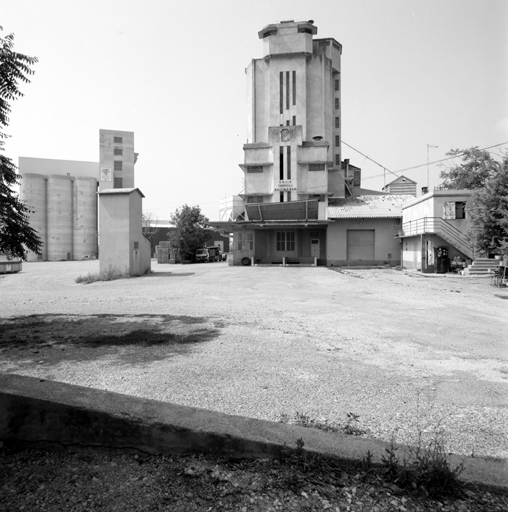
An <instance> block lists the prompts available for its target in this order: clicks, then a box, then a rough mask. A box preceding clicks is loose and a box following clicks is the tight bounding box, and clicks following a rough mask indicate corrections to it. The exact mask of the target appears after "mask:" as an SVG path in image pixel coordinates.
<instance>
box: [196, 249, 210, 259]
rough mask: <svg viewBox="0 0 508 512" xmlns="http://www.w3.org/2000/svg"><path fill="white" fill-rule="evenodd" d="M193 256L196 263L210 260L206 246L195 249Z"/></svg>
mask: <svg viewBox="0 0 508 512" xmlns="http://www.w3.org/2000/svg"><path fill="white" fill-rule="evenodd" d="M194 258H195V259H196V263H207V262H209V261H210V257H209V255H208V249H207V248H206V247H204V248H202V249H196V252H195V254H194Z"/></svg>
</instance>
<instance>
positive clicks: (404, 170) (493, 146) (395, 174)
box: [342, 141, 508, 181]
mask: <svg viewBox="0 0 508 512" xmlns="http://www.w3.org/2000/svg"><path fill="white" fill-rule="evenodd" d="M342 142H343V143H344V144H346V146H348V147H350V148H351V149H353V150H354V151H356V152H357V153H360V155H362V156H365V155H364V154H363V153H362V152H360V151H358V150H357V149H355V148H354V147H353V146H350V145H349V144H347V143H346V142H344V141H342ZM506 144H508V142H501V143H500V144H494V145H492V146H487V147H484V148H479V150H480V151H484V150H485V149H491V148H497V147H499V146H504V145H506ZM463 154H464V152H462V153H458V154H457V155H454V156H449V157H447V158H442V159H441V160H435V161H434V162H429V165H434V164H439V163H441V162H446V161H447V160H453V159H454V158H457V157H460V156H461V155H463ZM366 158H368V159H369V160H371V161H372V162H374V163H375V164H376V165H378V166H379V167H382V168H383V169H386V170H387V171H389V172H391V173H392V174H393V175H394V176H397V178H399V177H400V174H397V173H402V172H407V171H412V170H414V169H420V168H421V167H426V166H427V163H425V164H420V165H415V166H413V167H406V168H405V169H400V170H398V171H395V172H393V171H390V170H389V169H388V168H387V167H385V166H383V165H381V164H380V163H378V162H376V161H375V160H372V158H369V157H366ZM381 176H383V174H374V175H373V176H366V177H365V178H362V181H364V180H370V179H374V178H379V177H381Z"/></svg>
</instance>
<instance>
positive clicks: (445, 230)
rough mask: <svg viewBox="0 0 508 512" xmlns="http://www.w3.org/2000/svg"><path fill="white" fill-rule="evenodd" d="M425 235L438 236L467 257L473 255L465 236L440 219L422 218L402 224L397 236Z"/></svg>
mask: <svg viewBox="0 0 508 512" xmlns="http://www.w3.org/2000/svg"><path fill="white" fill-rule="evenodd" d="M425 233H435V234H437V235H440V236H441V237H442V238H444V239H445V240H447V241H448V242H449V243H451V244H453V245H454V246H455V247H456V248H457V249H459V250H461V251H463V252H466V253H467V254H468V255H470V254H473V246H472V245H471V244H470V243H469V240H468V238H467V236H466V235H465V234H464V233H463V232H462V231H460V230H459V229H457V228H456V227H455V226H454V225H452V224H450V223H449V222H447V221H446V220H445V219H442V218H441V217H424V218H422V219H416V220H410V221H407V222H404V223H403V224H402V232H400V233H399V236H415V235H423V234H425Z"/></svg>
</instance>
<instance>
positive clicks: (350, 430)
mask: <svg viewBox="0 0 508 512" xmlns="http://www.w3.org/2000/svg"><path fill="white" fill-rule="evenodd" d="M359 418H360V416H359V415H358V414H355V413H353V412H348V413H347V414H346V421H345V422H344V423H335V422H332V421H330V420H328V419H326V418H323V419H316V418H313V417H311V416H309V415H308V414H305V413H304V412H298V411H297V412H296V413H295V415H294V417H293V418H291V417H290V416H289V415H288V414H281V415H280V418H279V422H280V423H289V424H293V425H299V426H300V427H307V428H317V429H319V430H324V431H325V432H340V433H342V434H347V435H351V436H361V435H363V434H366V431H365V430H363V429H362V428H360V426H359Z"/></svg>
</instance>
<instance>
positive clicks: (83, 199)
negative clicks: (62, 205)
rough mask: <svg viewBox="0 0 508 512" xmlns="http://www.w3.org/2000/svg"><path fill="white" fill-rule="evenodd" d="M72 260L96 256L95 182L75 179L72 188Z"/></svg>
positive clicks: (84, 178)
mask: <svg viewBox="0 0 508 512" xmlns="http://www.w3.org/2000/svg"><path fill="white" fill-rule="evenodd" d="M73 192H74V197H73V210H74V212H73V213H74V220H73V228H74V229H73V231H74V232H73V259H75V260H80V259H83V258H95V257H96V256H97V229H98V228H97V180H96V179H95V178H86V177H77V178H75V179H74V187H73Z"/></svg>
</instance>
